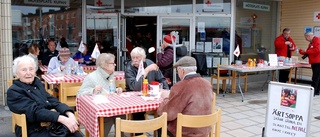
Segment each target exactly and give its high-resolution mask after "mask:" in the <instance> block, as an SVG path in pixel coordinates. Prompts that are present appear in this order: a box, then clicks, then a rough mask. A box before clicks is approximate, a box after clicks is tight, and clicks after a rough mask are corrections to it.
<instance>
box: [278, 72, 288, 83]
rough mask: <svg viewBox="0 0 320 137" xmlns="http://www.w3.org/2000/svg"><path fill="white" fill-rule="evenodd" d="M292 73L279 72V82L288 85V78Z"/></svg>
mask: <svg viewBox="0 0 320 137" xmlns="http://www.w3.org/2000/svg"><path fill="white" fill-rule="evenodd" d="M289 73H290V71H289V70H280V71H279V82H283V83H287V81H288V79H289V78H288V76H289Z"/></svg>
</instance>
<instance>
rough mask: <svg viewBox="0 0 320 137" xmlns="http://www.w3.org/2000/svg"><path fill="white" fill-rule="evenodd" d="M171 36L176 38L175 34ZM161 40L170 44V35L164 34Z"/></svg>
mask: <svg viewBox="0 0 320 137" xmlns="http://www.w3.org/2000/svg"><path fill="white" fill-rule="evenodd" d="M172 38H173V40H175V39H176V37H175V36H172ZM163 41H165V42H167V43H169V44H172V40H171V35H170V34H168V35H166V36H164V38H163Z"/></svg>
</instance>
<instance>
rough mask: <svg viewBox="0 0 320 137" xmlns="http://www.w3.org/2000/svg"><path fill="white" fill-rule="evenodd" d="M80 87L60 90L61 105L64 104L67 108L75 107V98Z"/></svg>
mask: <svg viewBox="0 0 320 137" xmlns="http://www.w3.org/2000/svg"><path fill="white" fill-rule="evenodd" d="M80 87H81V86H71V87H63V88H62V97H61V103H65V104H66V105H68V106H69V107H75V106H76V96H77V93H78V91H79V89H80Z"/></svg>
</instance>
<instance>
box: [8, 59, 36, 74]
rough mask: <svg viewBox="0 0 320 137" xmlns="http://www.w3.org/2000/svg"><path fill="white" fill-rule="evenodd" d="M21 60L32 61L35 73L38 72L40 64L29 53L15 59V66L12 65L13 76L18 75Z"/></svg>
mask: <svg viewBox="0 0 320 137" xmlns="http://www.w3.org/2000/svg"><path fill="white" fill-rule="evenodd" d="M21 62H31V63H32V64H33V66H34V73H36V71H37V69H36V68H38V66H37V63H36V62H35V61H34V59H33V58H32V57H30V56H28V55H24V56H21V57H17V58H16V59H14V60H13V66H12V73H13V76H15V77H16V76H17V71H18V66H19V64H20V63H21Z"/></svg>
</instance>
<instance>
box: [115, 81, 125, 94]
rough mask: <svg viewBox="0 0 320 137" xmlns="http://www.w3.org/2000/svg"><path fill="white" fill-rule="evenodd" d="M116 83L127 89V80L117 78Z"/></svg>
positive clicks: (117, 85)
mask: <svg viewBox="0 0 320 137" xmlns="http://www.w3.org/2000/svg"><path fill="white" fill-rule="evenodd" d="M115 83H116V87H121V88H122V90H123V91H125V90H126V80H125V79H122V80H115Z"/></svg>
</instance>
